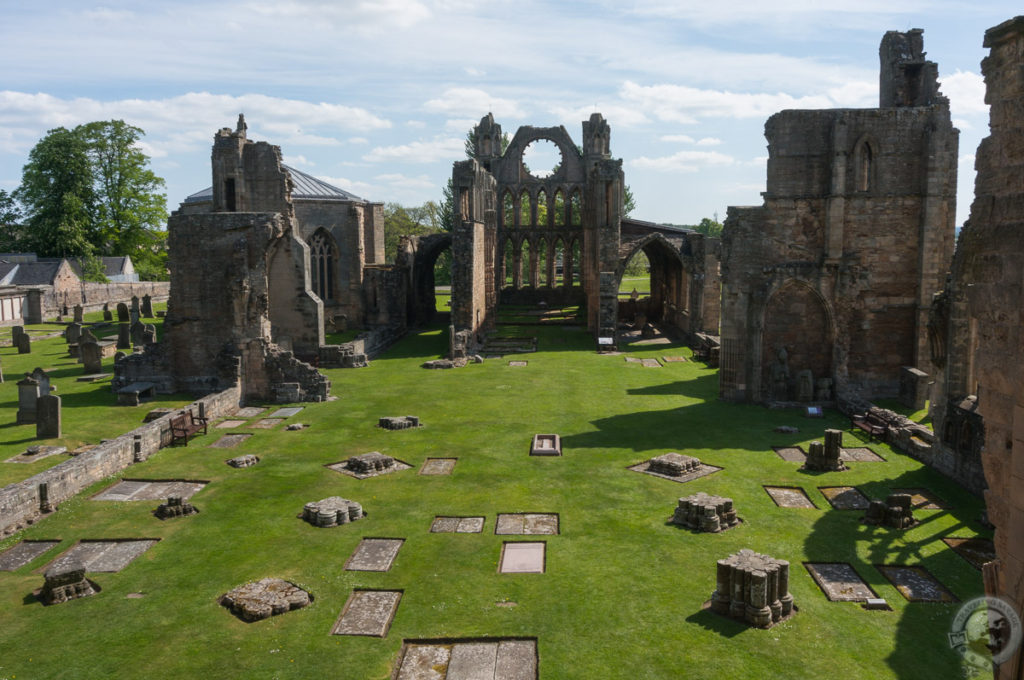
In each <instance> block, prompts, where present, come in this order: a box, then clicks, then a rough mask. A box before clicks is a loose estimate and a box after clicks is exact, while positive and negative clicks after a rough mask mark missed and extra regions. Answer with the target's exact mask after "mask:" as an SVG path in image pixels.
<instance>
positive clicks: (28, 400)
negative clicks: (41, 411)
mask: <svg viewBox="0 0 1024 680" xmlns="http://www.w3.org/2000/svg"><path fill="white" fill-rule="evenodd" d="M17 384H18V414H17V416H16V417H15V421H16V422H17V423H18V424H19V425H25V424H31V423H34V422H36V402H37V401H39V381H38V380H36V379H35V378H30V377H28V376H25V378H24V379H23V380H19V381H18V383H17Z"/></svg>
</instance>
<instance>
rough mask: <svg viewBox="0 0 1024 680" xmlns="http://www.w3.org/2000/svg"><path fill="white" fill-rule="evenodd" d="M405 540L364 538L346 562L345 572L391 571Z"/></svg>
mask: <svg viewBox="0 0 1024 680" xmlns="http://www.w3.org/2000/svg"><path fill="white" fill-rule="evenodd" d="M403 543H405V539H404V538H364V539H363V540H362V541H361V542H360V543H359V545H358V546H356V549H355V552H353V553H352V556H351V557H349V558H348V561H347V562H345V571H389V570H390V569H391V563H392V562H394V561H395V557H396V556H397V555H398V550H399V548H401V547H402V544H403Z"/></svg>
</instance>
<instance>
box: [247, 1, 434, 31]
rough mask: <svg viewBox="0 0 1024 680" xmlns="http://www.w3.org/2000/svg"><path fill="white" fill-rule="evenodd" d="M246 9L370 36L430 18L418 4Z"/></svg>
mask: <svg viewBox="0 0 1024 680" xmlns="http://www.w3.org/2000/svg"><path fill="white" fill-rule="evenodd" d="M248 9H249V10H251V11H252V12H255V13H258V14H262V15H264V16H269V17H279V18H284V19H285V20H295V19H299V20H309V21H315V22H317V23H324V22H326V23H329V24H333V25H336V26H343V27H345V28H356V29H357V30H361V31H364V32H372V33H377V32H380V31H384V30H386V29H388V28H394V27H397V28H403V29H405V28H411V27H413V26H415V25H416V24H418V23H420V22H421V21H424V20H426V19H428V18H430V16H431V12H430V9H429V8H428V7H427V6H426V5H425V4H423V3H422V2H419V0H358V1H357V2H335V1H334V0H288V1H284V2H281V1H278V2H272V3H268V2H253V3H251V4H249V6H248ZM242 11H245V10H244V9H243V10H242Z"/></svg>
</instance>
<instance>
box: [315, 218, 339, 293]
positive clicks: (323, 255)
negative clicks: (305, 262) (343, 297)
mask: <svg viewBox="0 0 1024 680" xmlns="http://www.w3.org/2000/svg"><path fill="white" fill-rule="evenodd" d="M337 266H338V247H337V245H336V244H335V242H334V237H333V236H331V234H330V233H329V232H328V231H327V230H326V229H323V228H320V229H317V230H316V231H315V232H313V235H312V236H310V237H309V273H310V287H311V288H312V290H313V292H314V293H316V294H317V297H319V298H320V299H321V300H322V301H323V302H333V301H334V300H336V299H337V298H338V291H337V282H336V280H335V279H336V276H335V270H336V269H337Z"/></svg>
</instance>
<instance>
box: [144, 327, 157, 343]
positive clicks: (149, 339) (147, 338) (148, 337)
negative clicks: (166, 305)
mask: <svg viewBox="0 0 1024 680" xmlns="http://www.w3.org/2000/svg"><path fill="white" fill-rule="evenodd" d="M142 344H143V345H155V344H156V326H155V325H153V324H151V323H147V324H146V325H145V327H144V328H143V330H142Z"/></svg>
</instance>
